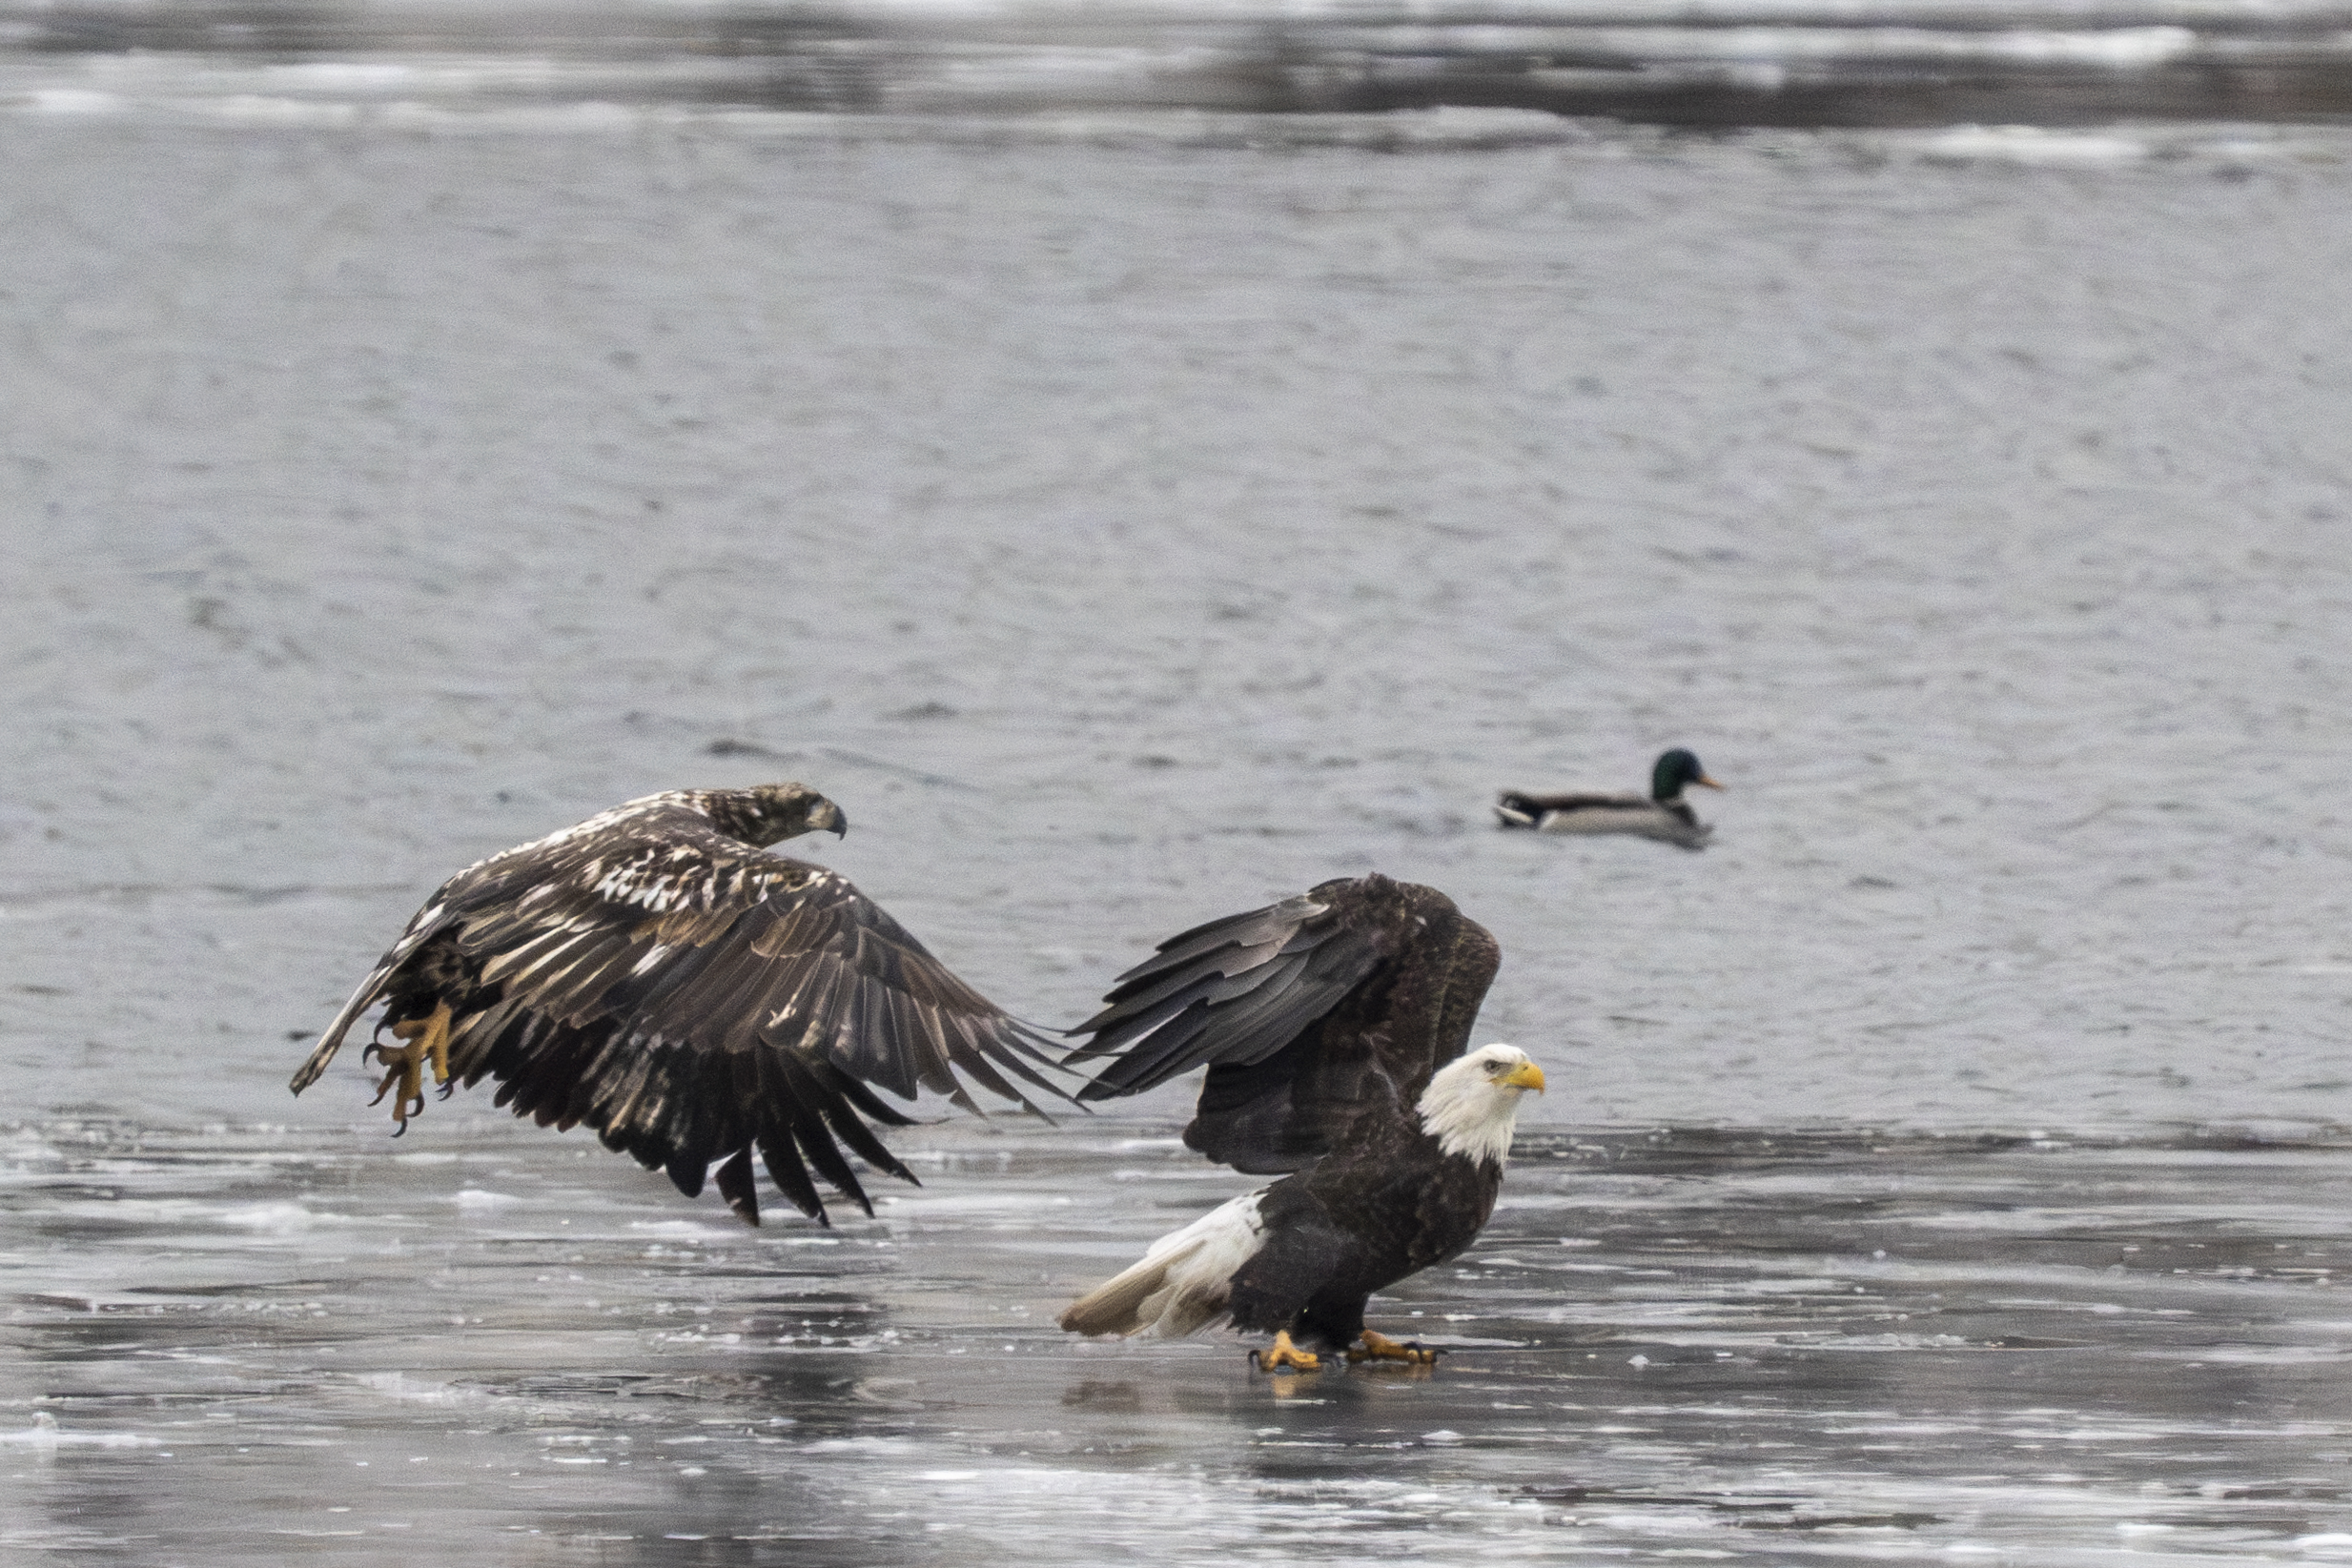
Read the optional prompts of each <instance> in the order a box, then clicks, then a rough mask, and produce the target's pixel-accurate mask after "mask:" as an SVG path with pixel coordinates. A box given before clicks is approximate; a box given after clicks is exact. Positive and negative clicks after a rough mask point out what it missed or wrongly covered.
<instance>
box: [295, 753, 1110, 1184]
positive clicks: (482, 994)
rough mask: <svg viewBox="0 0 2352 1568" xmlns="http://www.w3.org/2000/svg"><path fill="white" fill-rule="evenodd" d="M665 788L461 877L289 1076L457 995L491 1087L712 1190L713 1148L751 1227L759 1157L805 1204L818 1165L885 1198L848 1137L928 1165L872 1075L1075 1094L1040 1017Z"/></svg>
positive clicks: (828, 882)
mask: <svg viewBox="0 0 2352 1568" xmlns="http://www.w3.org/2000/svg"><path fill="white" fill-rule="evenodd" d="M661 799H662V798H660V797H656V798H654V800H653V801H649V802H645V803H637V806H636V808H635V809H632V808H630V807H624V808H621V809H620V810H618V811H615V812H609V813H606V814H605V815H604V817H603V818H593V819H590V821H589V822H588V823H585V824H583V825H581V826H580V827H578V828H573V829H570V830H567V831H566V832H564V833H561V834H558V835H556V836H554V837H553V838H551V839H544V840H542V841H540V842H539V843H538V844H535V845H524V846H522V848H520V849H514V850H509V851H507V852H506V853H505V854H503V855H499V856H495V857H493V858H491V859H490V860H487V861H484V862H481V864H479V865H474V866H471V867H468V868H467V869H466V870H464V871H461V872H460V873H459V874H458V875H457V876H455V877H453V878H451V879H450V881H449V882H448V883H447V884H445V885H444V886H442V887H441V888H440V891H439V892H437V893H436V894H435V895H434V896H433V899H432V900H431V901H430V902H429V903H428V904H427V905H426V906H425V908H424V909H423V910H422V911H420V912H419V915H418V916H417V919H416V920H415V921H413V922H411V924H410V927H409V929H408V930H407V931H406V932H404V933H403V934H402V936H401V938H400V940H399V942H398V943H396V944H395V945H394V947H393V948H392V950H391V951H389V952H387V953H386V954H385V955H384V958H383V960H382V962H380V963H379V964H378V966H377V967H376V968H375V970H374V971H372V972H371V973H370V974H369V976H368V978H367V979H366V980H365V981H364V982H363V983H362V984H361V986H360V988H359V989H358V991H357V992H355V993H354V995H353V996H352V999H351V1001H350V1002H349V1003H348V1004H346V1005H345V1007H344V1008H343V1009H342V1011H341V1012H340V1013H338V1014H337V1017H336V1020H335V1022H334V1024H333V1025H331V1026H330V1027H329V1028H328V1031H327V1033H326V1034H325V1035H324V1036H322V1037H321V1039H320V1041H319V1044H318V1048H317V1050H315V1051H314V1052H313V1053H312V1055H311V1058H310V1060H309V1061H307V1062H305V1063H304V1064H303V1067H302V1069H301V1070H300V1071H299V1072H297V1074H296V1075H295V1079H294V1087H295V1089H296V1090H297V1092H299V1091H300V1090H301V1089H304V1088H306V1087H307V1086H308V1085H309V1084H310V1083H312V1082H313V1081H315V1080H316V1079H317V1076H318V1073H319V1072H320V1071H321V1070H322V1069H324V1067H325V1065H326V1062H327V1059H328V1058H330V1057H331V1056H332V1055H333V1054H334V1052H335V1050H336V1049H337V1047H338V1046H339V1045H340V1044H341V1043H342V1039H343V1037H344V1035H345V1034H346V1033H347V1032H348V1031H349V1029H350V1028H351V1027H352V1026H353V1025H354V1024H355V1023H356V1022H357V1021H358V1019H359V1018H360V1016H361V1015H363V1014H364V1013H365V1012H366V1011H367V1010H368V1008H370V1007H372V1006H374V1005H375V1004H376V1003H378V1002H379V1001H380V1002H383V1003H385V1004H386V1007H385V1011H384V1015H383V1020H382V1025H381V1026H379V1027H388V1026H390V1025H393V1024H398V1023H402V1022H406V1021H408V1020H411V1019H421V1018H423V1017H425V1016H427V1015H428V1014H430V1013H431V1012H432V1011H433V1009H434V1008H435V1006H436V1005H437V1004H440V1003H443V1002H446V1003H447V1004H449V1005H450V1006H451V1008H453V1010H454V1011H455V1012H456V1013H457V1017H456V1019H455V1021H454V1022H453V1024H452V1027H451V1040H450V1065H451V1070H452V1075H453V1077H454V1078H457V1079H459V1080H460V1081H462V1082H464V1083H466V1084H469V1085H470V1084H475V1083H479V1082H480V1081H481V1079H483V1078H484V1077H488V1078H491V1079H493V1080H495V1081H496V1082H497V1083H498V1085H499V1091H498V1096H497V1099H498V1103H499V1104H500V1105H503V1106H511V1107H512V1108H513V1110H515V1112H516V1113H517V1114H518V1115H527V1116H530V1117H533V1118H534V1119H536V1120H537V1121H539V1122H540V1123H542V1125H548V1126H560V1127H566V1128H568V1127H571V1126H574V1125H577V1124H579V1123H583V1122H584V1123H586V1124H588V1125H589V1126H591V1127H593V1128H595V1129H596V1130H597V1131H598V1133H599V1134H600V1135H601V1136H602V1138H603V1141H604V1142H605V1144H607V1145H608V1146H610V1147H611V1148H614V1149H617V1150H621V1151H625V1152H627V1153H629V1154H631V1155H633V1156H635V1157H636V1158H637V1159H638V1160H639V1161H640V1163H642V1164H644V1165H645V1166H647V1167H648V1168H658V1169H662V1170H665V1171H668V1172H669V1175H670V1177H671V1179H672V1180H673V1181H674V1182H675V1183H676V1184H677V1186H678V1187H679V1188H680V1190H681V1191H686V1192H687V1193H689V1194H691V1193H693V1192H695V1191H699V1190H700V1188H701V1187H702V1185H703V1182H704V1178H705V1175H706V1171H708V1169H709V1167H710V1165H711V1164H712V1163H713V1162H714V1161H718V1160H726V1165H725V1166H724V1167H723V1169H722V1171H721V1173H720V1176H719V1180H718V1185H719V1189H720V1191H721V1192H722V1194H723V1195H725V1196H726V1200H727V1202H728V1204H729V1205H730V1207H732V1208H733V1209H734V1210H735V1212H737V1213H739V1214H742V1215H743V1216H744V1217H745V1218H746V1219H747V1220H750V1221H751V1222H752V1223H754V1224H756V1223H758V1212H759V1210H758V1198H757V1196H756V1194H755V1193H754V1192H753V1191H752V1189H751V1151H753V1150H754V1149H756V1150H757V1151H758V1152H759V1156H760V1158H761V1160H762V1161H763V1162H764V1163H765V1164H766V1165H767V1170H768V1172H769V1175H770V1177H771V1178H772V1179H773V1180H774V1181H775V1183H776V1186H777V1188H778V1190H779V1191H782V1192H783V1193H784V1195H785V1197H786V1198H787V1200H788V1201H790V1202H791V1203H792V1204H793V1206H794V1207H796V1208H798V1209H800V1210H801V1211H802V1212H806V1213H808V1214H809V1215H810V1216H811V1217H814V1218H816V1219H819V1220H823V1219H824V1218H825V1217H826V1216H825V1209H824V1204H823V1202H822V1201H821V1200H820V1199H819V1197H818V1194H817V1190H816V1187H815V1186H814V1183H813V1181H812V1180H811V1176H812V1174H813V1175H814V1176H816V1177H822V1178H823V1179H824V1180H825V1181H826V1182H827V1183H828V1184H830V1185H831V1186H833V1187H834V1188H835V1189H837V1190H838V1191H841V1192H842V1193H844V1194H845V1195H847V1196H848V1197H849V1199H851V1200H852V1201H853V1202H856V1203H858V1204H860V1205H861V1206H863V1207H865V1208H866V1209H867V1210H868V1212H871V1210H872V1205H871V1203H870V1202H869V1200H868V1198H867V1196H866V1193H865V1191H864V1189H863V1187H862V1186H861V1185H860V1184H859V1181H858V1179H857V1175H856V1173H855V1171H853V1170H852V1168H851V1167H850V1165H849V1160H848V1158H847V1157H845V1155H844V1153H843V1152H842V1151H843V1149H844V1148H845V1147H846V1148H847V1149H848V1150H849V1151H850V1152H851V1153H854V1154H855V1155H857V1157H859V1158H860V1159H863V1160H865V1161H866V1162H867V1163H869V1165H871V1166H873V1167H875V1168H877V1169H879V1170H883V1171H889V1172H890V1174H892V1175H895V1176H900V1177H903V1178H905V1179H906V1180H909V1181H912V1180H913V1179H914V1178H913V1176H912V1175H911V1174H910V1172H909V1171H907V1169H906V1167H905V1166H904V1165H903V1164H901V1163H900V1162H899V1161H897V1160H896V1159H893V1158H892V1157H891V1156H890V1152H889V1151H887V1150H886V1149H884V1148H883V1146H882V1144H881V1141H880V1140H879V1139H877V1138H876V1137H875V1136H874V1135H873V1133H872V1131H871V1130H869V1128H868V1127H867V1126H866V1123H865V1122H864V1121H862V1120H860V1117H861V1116H863V1117H867V1118H870V1119H872V1120H873V1121H876V1122H880V1123H883V1124H885V1125H901V1126H903V1125H906V1123H907V1122H908V1118H907V1117H905V1116H903V1115H901V1114H899V1113H898V1112H896V1111H894V1110H890V1109H889V1108H888V1107H887V1106H886V1105H885V1104H884V1103H883V1102H882V1101H881V1100H879V1099H878V1098H876V1097H875V1095H874V1094H873V1093H872V1091H871V1090H870V1089H868V1088H867V1087H866V1086H867V1085H869V1084H871V1085H874V1086H876V1087H878V1088H880V1089H886V1090H889V1091H890V1093H893V1094H896V1095H899V1096H902V1097H904V1098H910V1099H911V1098H912V1097H913V1096H914V1095H915V1093H916V1091H917V1089H931V1090H934V1091H936V1092H939V1093H942V1094H946V1095H948V1096H950V1097H951V1098H952V1099H953V1100H954V1101H955V1102H956V1103H958V1104H960V1105H963V1106H965V1107H967V1108H969V1109H972V1110H977V1109H978V1107H977V1106H975V1105H974V1104H973V1102H972V1100H971V1095H970V1093H969V1091H968V1087H967V1086H968V1084H976V1085H978V1086H979V1087H980V1088H982V1089H986V1090H987V1091H989V1092H990V1093H992V1094H995V1095H998V1096H1000V1097H1002V1098H1004V1099H1007V1100H1011V1101H1013V1102H1015V1103H1017V1104H1019V1105H1020V1106H1021V1107H1022V1108H1024V1109H1025V1110H1036V1106H1035V1105H1034V1103H1033V1091H1041V1092H1039V1093H1037V1094H1036V1095H1035V1097H1042V1096H1043V1095H1044V1094H1052V1095H1056V1096H1061V1097H1065V1098H1066V1097H1067V1095H1066V1094H1065V1093H1064V1091H1063V1090H1062V1089H1061V1088H1060V1087H1059V1086H1058V1085H1057V1084H1056V1083H1055V1082H1054V1081H1053V1078H1052V1077H1051V1076H1050V1075H1049V1074H1050V1073H1051V1071H1052V1069H1053V1067H1054V1057H1053V1054H1052V1053H1051V1052H1050V1050H1049V1049H1048V1048H1047V1046H1046V1043H1045V1041H1044V1040H1043V1038H1042V1037H1041V1036H1040V1035H1039V1034H1038V1033H1037V1032H1036V1031H1035V1030H1034V1029H1033V1028H1030V1027H1029V1026H1027V1025H1024V1024H1022V1023H1020V1022H1018V1021H1017V1020H1015V1019H1013V1018H1012V1017H1011V1016H1010V1015H1008V1014H1007V1013H1006V1012H1005V1011H1004V1010H1003V1009H1002V1008H998V1007H996V1006H995V1005H994V1004H993V1003H991V1002H990V1001H989V1000H988V999H987V998H985V997H983V996H981V995H980V993H979V992H977V991H975V990H973V989H972V988H971V987H970V986H967V985H966V984H964V982H963V981H961V980H959V979H957V978H956V977H955V975H954V974H952V973H951V972H950V971H949V970H948V969H947V967H945V966H943V965H942V964H940V962H939V961H938V960H937V959H936V958H934V957H932V956H931V953H930V952H929V951H928V950H927V949H926V948H925V947H923V945H922V944H921V943H920V942H918V941H917V940H915V938H914V937H913V936H912V935H911V934H910V932H909V931H908V930H907V929H906V928H905V927H903V926H901V925H899V923H898V922H897V921H896V920H893V919H892V918H891V917H890V914H889V913H888V912H886V911H885V910H884V909H882V908H881V906H878V905H876V904H875V903H873V901H872V900H870V899H869V898H867V897H866V896H865V895H864V894H862V893H860V892H859V891H858V890H857V889H856V888H855V887H854V886H851V885H850V884H849V882H848V881H847V880H846V879H844V878H842V877H840V876H837V875H835V874H834V873H832V872H830V871H827V870H824V869H822V868H821V867H818V866H814V865H807V864H805V863H802V862H798V861H792V860H787V859H785V858H783V857H780V856H776V855H770V854H767V853H765V852H763V851H761V850H758V849H756V848H754V847H752V846H751V845H747V844H744V843H742V842H740V841H738V840H735V839H732V838H729V837H728V836H726V834H724V833H722V832H720V831H719V830H718V829H717V828H716V827H714V826H713V825H711V823H710V822H709V821H708V820H707V819H706V817H705V816H704V815H703V814H702V813H700V812H698V811H695V810H692V809H689V808H687V807H685V806H683V805H679V804H661Z"/></svg>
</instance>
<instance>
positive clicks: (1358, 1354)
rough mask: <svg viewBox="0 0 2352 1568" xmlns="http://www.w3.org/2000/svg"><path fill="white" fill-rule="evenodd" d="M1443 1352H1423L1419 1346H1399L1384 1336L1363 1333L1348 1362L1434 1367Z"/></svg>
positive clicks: (1349, 1355)
mask: <svg viewBox="0 0 2352 1568" xmlns="http://www.w3.org/2000/svg"><path fill="white" fill-rule="evenodd" d="M1442 1354H1445V1353H1444V1352H1443V1351H1433V1350H1425V1349H1423V1348H1422V1347H1421V1345H1419V1344H1410V1345H1401V1344H1399V1343H1397V1341H1395V1340H1394V1339H1391V1338H1389V1337H1388V1335H1386V1334H1374V1333H1373V1332H1372V1331H1371V1330H1370V1329H1366V1330H1364V1332H1363V1343H1362V1345H1361V1346H1360V1347H1358V1348H1356V1349H1353V1350H1350V1351H1349V1352H1348V1353H1347V1358H1348V1359H1349V1360H1350V1361H1402V1362H1403V1363H1404V1364H1405V1365H1406V1366H1409V1367H1434V1366H1436V1365H1437V1363H1438V1357H1439V1356H1441V1355H1442Z"/></svg>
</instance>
